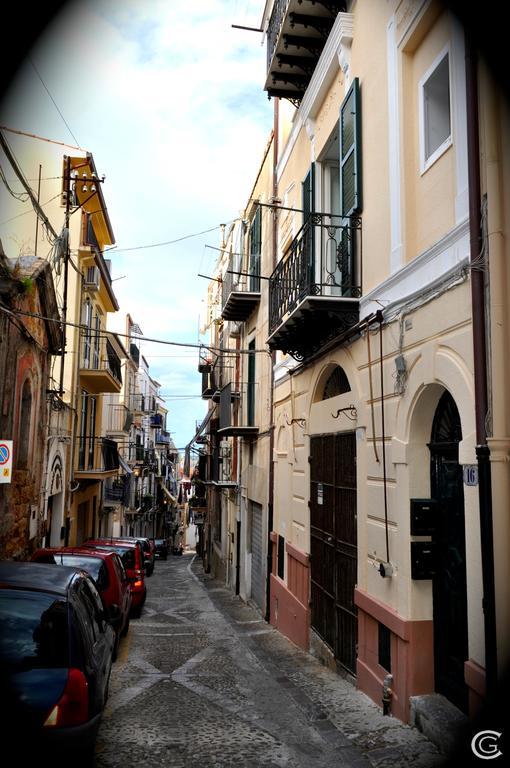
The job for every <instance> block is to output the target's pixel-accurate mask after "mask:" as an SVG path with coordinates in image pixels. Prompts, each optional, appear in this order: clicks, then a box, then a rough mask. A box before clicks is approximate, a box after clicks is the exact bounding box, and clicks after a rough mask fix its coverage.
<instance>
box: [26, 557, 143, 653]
mask: <svg viewBox="0 0 510 768" xmlns="http://www.w3.org/2000/svg"><path fill="white" fill-rule="evenodd" d="M31 559H32V561H33V562H37V563H52V564H53V563H54V564H56V565H67V566H69V567H72V568H80V569H81V570H84V571H87V573H88V574H90V576H92V578H93V579H94V582H95V585H96V588H97V591H98V592H99V594H100V595H101V597H102V599H103V603H104V605H105V608H106V610H107V612H108V617H109V621H110V624H111V625H112V627H113V629H114V630H115V648H114V654H113V658H114V659H115V658H116V657H117V651H118V648H119V643H120V638H121V636H122V637H125V636H126V635H127V633H128V629H129V614H130V612H131V602H132V596H131V582H130V581H129V579H128V576H127V573H126V570H125V568H124V565H123V563H122V559H121V557H120V555H119V554H118V553H117V552H101V551H100V550H95V551H92V550H90V549H84V548H81V547H46V548H43V549H38V550H36V551H35V552H34V553H33V555H32V558H31Z"/></svg>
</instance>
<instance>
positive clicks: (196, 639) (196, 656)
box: [96, 554, 444, 768]
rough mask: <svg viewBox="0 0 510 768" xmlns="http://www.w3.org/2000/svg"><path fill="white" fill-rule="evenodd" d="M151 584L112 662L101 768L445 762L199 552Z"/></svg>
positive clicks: (168, 565)
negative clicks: (224, 579)
mask: <svg viewBox="0 0 510 768" xmlns="http://www.w3.org/2000/svg"><path fill="white" fill-rule="evenodd" d="M147 590H148V595H147V602H146V605H145V607H144V610H143V614H142V616H141V618H140V619H138V620H134V621H132V622H131V627H130V630H129V634H128V636H127V638H126V639H125V640H124V641H123V644H121V648H120V651H119V658H118V661H117V662H116V664H115V665H114V670H113V673H112V679H111V684H110V698H109V701H108V704H107V707H106V710H105V713H104V717H103V721H102V724H101V728H100V731H99V737H98V744H97V752H96V765H97V768H107V767H109V766H123V768H126V767H127V766H128V767H129V768H131V766H144V768H145V767H146V766H149V767H152V766H172V767H175V768H194V766H197V768H198V766H200V768H212V767H213V766H217V767H221V768H223V767H224V766H225V767H226V766H237V767H243V766H246V767H247V768H248V767H250V768H251V767H252V766H253V768H256V767H258V766H261V767H264V766H272V767H273V766H274V768H280V767H284V766H285V767H288V768H321V767H322V766H345V768H350V767H351V766H352V768H405V767H407V766H413V768H436V767H437V766H440V765H443V764H444V761H443V759H442V758H441V756H440V754H439V753H438V751H437V749H436V747H435V746H434V745H433V744H432V743H431V742H430V741H428V740H427V739H426V738H425V737H424V736H423V735H422V734H421V733H420V732H418V731H417V730H416V729H414V728H410V727H409V726H406V725H403V724H402V723H401V722H399V721H398V720H396V719H393V718H391V717H384V716H383V715H382V713H381V710H380V708H379V707H377V706H376V705H375V704H374V703H373V702H372V701H371V700H370V699H369V698H368V697H366V696H365V695H364V694H363V693H361V692H359V691H357V690H356V689H355V687H354V686H353V685H352V683H351V682H349V681H348V680H345V679H343V678H342V677H341V676H339V675H337V674H335V673H334V672H332V671H331V670H329V669H327V668H325V667H323V666H322V665H321V664H320V663H319V662H318V661H317V660H316V659H314V658H313V657H312V656H310V655H309V654H307V653H305V652H303V651H301V650H300V649H298V648H296V647H295V646H294V645H293V644H292V643H290V642H289V641H287V640H286V638H284V637H283V636H282V635H281V634H280V633H279V632H277V631H276V630H274V629H273V628H272V627H270V626H269V625H268V624H266V623H265V622H264V621H263V620H262V619H261V618H260V615H259V614H258V613H257V612H256V611H255V609H254V608H252V607H251V606H249V605H246V604H245V603H243V601H241V600H240V599H239V598H238V597H235V595H233V594H232V592H230V591H229V590H228V589H226V588H225V587H223V586H222V585H221V584H220V583H218V582H216V581H214V580H212V579H209V578H208V577H207V576H205V575H204V573H203V569H202V564H201V561H200V560H199V559H198V558H195V557H194V556H193V555H192V554H185V555H184V556H183V557H170V558H169V559H168V561H166V562H165V561H159V562H158V563H157V564H156V568H155V571H154V575H153V576H151V578H150V579H148V580H147Z"/></svg>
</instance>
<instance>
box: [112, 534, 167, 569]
mask: <svg viewBox="0 0 510 768" xmlns="http://www.w3.org/2000/svg"><path fill="white" fill-rule="evenodd" d="M111 541H131V542H133V541H139V542H140V544H141V545H142V549H143V562H144V568H145V575H146V576H152V574H153V572H154V565H155V560H156V557H155V548H154V542H153V541H152V540H151V539H146V538H144V537H142V536H114V537H113V538H112V539H111Z"/></svg>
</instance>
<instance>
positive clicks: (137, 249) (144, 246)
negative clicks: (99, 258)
mask: <svg viewBox="0 0 510 768" xmlns="http://www.w3.org/2000/svg"><path fill="white" fill-rule="evenodd" d="M222 226H223V224H217V225H216V226H215V227H211V228H210V229H204V231H203V232H194V233H193V234H191V235H184V236H183V237H178V238H177V239H176V240H166V241H165V242H164V243H151V244H150V245H137V246H135V247H133V248H116V247H113V248H107V249H106V250H105V251H103V253H107V252H108V251H113V250H114V251H115V252H116V253H119V252H120V251H124V252H125V251H140V250H142V249H145V248H159V247H160V246H163V245H173V244H174V243H180V242H182V240H189V239H190V238H191V237H199V236H200V235H206V234H208V233H209V232H214V230H215V229H219V228H220V227H222Z"/></svg>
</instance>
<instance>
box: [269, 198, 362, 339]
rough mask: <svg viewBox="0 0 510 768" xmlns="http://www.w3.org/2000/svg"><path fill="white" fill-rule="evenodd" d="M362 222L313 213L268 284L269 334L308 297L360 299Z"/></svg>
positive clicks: (356, 219) (355, 218)
mask: <svg viewBox="0 0 510 768" xmlns="http://www.w3.org/2000/svg"><path fill="white" fill-rule="evenodd" d="M361 245H362V243H361V219H360V218H358V217H350V218H348V219H346V218H340V217H338V216H331V215H330V214H324V213H313V214H311V215H310V217H309V218H308V219H307V221H306V222H305V223H304V225H303V226H302V227H301V229H300V230H299V232H298V233H297V235H296V237H295V238H294V240H293V241H292V243H291V245H290V248H289V250H288V252H287V254H286V256H285V257H284V258H283V259H282V261H280V263H279V264H278V265H277V266H276V269H275V270H274V272H273V274H272V275H271V278H270V281H269V332H270V333H272V332H273V331H274V330H275V329H276V328H277V327H278V326H279V325H280V324H281V322H282V321H283V320H284V318H285V317H286V315H287V314H288V313H290V312H292V311H293V310H294V309H295V308H296V307H298V306H299V304H300V303H301V302H302V301H303V300H304V299H305V298H306V297H308V296H312V297H315V298H317V297H328V298H338V299H342V298H351V299H354V298H359V297H360V296H361V285H360V283H361V281H360V279H359V277H358V276H359V275H361V274H362V247H361Z"/></svg>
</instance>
